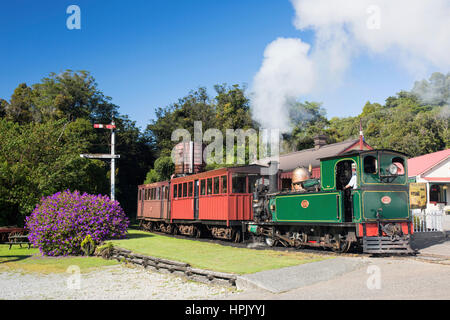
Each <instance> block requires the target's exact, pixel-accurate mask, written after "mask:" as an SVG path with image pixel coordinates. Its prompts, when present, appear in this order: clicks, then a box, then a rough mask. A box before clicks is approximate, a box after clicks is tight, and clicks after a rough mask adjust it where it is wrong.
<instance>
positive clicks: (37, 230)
mask: <svg viewBox="0 0 450 320" xmlns="http://www.w3.org/2000/svg"><path fill="white" fill-rule="evenodd" d="M25 223H26V228H27V229H28V231H29V237H28V239H29V240H30V242H31V243H32V244H33V245H34V246H35V247H38V248H39V250H40V251H41V253H42V254H44V255H49V256H58V255H69V254H70V255H77V254H80V253H82V248H81V243H82V242H83V240H85V239H86V237H87V236H90V237H91V238H92V240H93V242H94V243H95V244H99V243H101V242H103V241H105V240H107V239H120V238H124V237H125V234H126V231H127V228H128V225H129V220H128V218H127V217H126V215H125V213H124V211H123V209H122V208H121V207H120V205H119V203H118V202H117V201H111V199H110V198H109V197H108V196H102V195H97V196H95V195H90V194H87V193H84V194H80V193H79V192H78V191H75V192H73V193H72V192H70V191H69V190H66V191H64V192H58V193H56V194H54V195H52V196H49V197H46V198H42V199H41V202H40V203H39V204H38V205H37V206H36V208H35V209H34V211H33V213H32V214H31V215H30V216H29V217H27V218H26V220H25Z"/></svg>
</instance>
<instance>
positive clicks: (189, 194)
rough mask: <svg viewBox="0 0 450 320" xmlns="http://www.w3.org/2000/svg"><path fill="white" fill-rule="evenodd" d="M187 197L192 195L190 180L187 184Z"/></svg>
mask: <svg viewBox="0 0 450 320" xmlns="http://www.w3.org/2000/svg"><path fill="white" fill-rule="evenodd" d="M188 197H192V181H191V182H189V184H188Z"/></svg>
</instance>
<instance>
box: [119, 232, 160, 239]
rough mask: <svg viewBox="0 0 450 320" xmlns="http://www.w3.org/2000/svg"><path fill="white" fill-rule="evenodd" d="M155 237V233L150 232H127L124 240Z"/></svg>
mask: <svg viewBox="0 0 450 320" xmlns="http://www.w3.org/2000/svg"><path fill="white" fill-rule="evenodd" d="M151 237H154V235H152V234H150V233H145V234H142V233H127V236H126V238H124V239H122V240H127V239H128V240H130V239H139V238H151Z"/></svg>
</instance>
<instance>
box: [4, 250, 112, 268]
mask: <svg viewBox="0 0 450 320" xmlns="http://www.w3.org/2000/svg"><path fill="white" fill-rule="evenodd" d="M115 264H118V262H117V261H115V260H105V259H102V258H97V257H78V256H74V257H46V256H42V255H41V253H40V252H39V250H38V249H34V248H31V249H28V246H27V245H25V246H24V245H22V248H20V247H19V246H18V245H14V246H12V248H11V250H9V245H5V244H0V271H5V270H9V271H11V270H14V271H21V272H35V273H44V274H49V273H60V272H66V271H67V268H68V267H69V266H71V265H76V266H78V267H79V268H80V271H81V272H82V273H86V272H90V271H92V270H94V269H96V268H99V267H103V266H111V265H115Z"/></svg>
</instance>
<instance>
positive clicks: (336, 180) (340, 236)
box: [244, 149, 413, 254]
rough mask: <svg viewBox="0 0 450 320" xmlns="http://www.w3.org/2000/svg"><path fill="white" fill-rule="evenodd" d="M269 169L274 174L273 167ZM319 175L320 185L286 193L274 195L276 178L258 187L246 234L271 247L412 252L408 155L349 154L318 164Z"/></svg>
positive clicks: (305, 184)
mask: <svg viewBox="0 0 450 320" xmlns="http://www.w3.org/2000/svg"><path fill="white" fill-rule="evenodd" d="M270 165H271V166H272V167H273V170H274V171H273V172H277V163H276V162H272V163H270ZM305 170H306V169H305ZM320 171H321V174H320V181H319V180H315V179H308V178H307V177H306V178H303V179H300V180H298V181H295V179H293V188H292V190H289V191H279V190H278V183H277V181H278V179H277V175H276V174H273V175H271V176H270V177H269V180H270V182H269V185H265V184H259V185H257V186H256V187H255V189H254V193H253V221H251V222H246V223H245V227H244V228H245V229H246V230H245V231H246V232H249V233H251V234H252V235H253V236H254V237H256V238H260V239H261V240H263V241H265V242H266V243H267V244H268V245H270V246H274V245H277V244H281V245H284V246H287V247H296V248H301V247H322V248H331V249H332V250H334V251H337V252H347V251H348V250H350V248H352V247H359V248H361V249H362V250H363V252H365V253H375V254H379V253H413V250H412V249H411V246H410V237H411V234H412V233H413V224H412V218H411V213H410V208H409V187H408V169H407V155H405V154H403V153H400V152H396V151H392V150H384V149H383V150H370V151H350V152H349V153H346V154H343V155H339V156H333V157H327V158H322V159H320ZM294 176H295V173H294Z"/></svg>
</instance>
